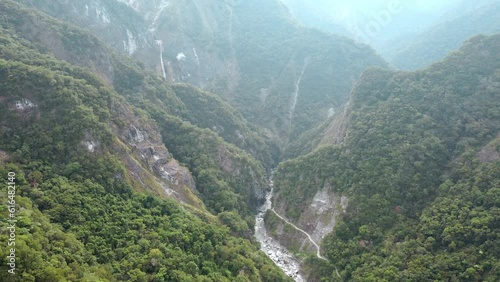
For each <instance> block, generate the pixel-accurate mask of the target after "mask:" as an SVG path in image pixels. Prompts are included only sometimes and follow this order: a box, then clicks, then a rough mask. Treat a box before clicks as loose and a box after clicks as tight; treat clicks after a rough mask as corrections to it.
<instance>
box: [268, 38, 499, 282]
mask: <svg viewBox="0 0 500 282" xmlns="http://www.w3.org/2000/svg"><path fill="white" fill-rule="evenodd" d="M499 56H500V35H494V36H490V37H487V36H476V37H474V38H472V39H470V40H468V41H467V42H466V43H465V44H464V45H463V46H462V48H461V49H460V50H458V51H456V52H453V53H452V54H450V55H449V56H448V57H447V58H446V59H445V60H443V61H442V62H439V63H436V64H434V65H432V66H430V67H429V68H427V69H423V70H420V71H415V72H395V71H389V70H383V69H378V68H373V69H369V70H367V71H365V73H364V74H363V75H362V77H361V78H360V80H359V81H358V82H357V84H356V86H355V87H354V90H353V93H352V97H351V100H350V102H349V103H348V105H347V106H346V109H345V111H344V112H343V113H341V114H340V115H339V117H338V118H333V120H332V123H331V124H330V125H329V126H327V127H326V129H323V131H321V130H318V131H317V132H319V134H322V135H323V136H325V137H327V138H326V139H324V140H323V145H322V146H320V147H319V148H317V149H316V150H314V151H313V152H311V153H309V154H307V155H304V156H301V157H299V158H296V159H291V160H288V161H285V162H283V163H281V164H280V165H279V167H278V169H277V170H276V172H275V173H274V193H275V194H274V197H273V199H274V201H273V205H274V210H275V211H276V213H278V214H280V215H281V216H283V217H285V218H287V219H288V220H289V221H291V222H292V223H294V224H295V225H297V226H298V227H299V228H302V229H303V230H306V231H308V233H309V234H310V235H311V237H312V238H313V239H315V240H316V242H320V241H321V242H322V255H323V256H325V257H326V258H327V259H328V261H329V262H325V261H323V260H318V259H310V260H309V262H308V263H306V264H307V266H306V267H305V269H308V272H309V281H319V280H320V278H321V277H322V278H324V279H328V280H332V281H337V280H339V281H340V280H344V281H347V280H353V281H365V280H366V281H400V280H412V281H413V280H415V281H420V280H450V281H453V280H481V281H496V280H498V279H499V278H500V274H499V272H498V259H497V258H496V254H497V253H498V252H499V250H498V247H497V246H498V245H499V242H498V237H497V236H496V235H495V234H497V233H498V232H499V228H500V225H499V221H498V207H499V204H500V202H498V199H499V191H498V185H499V183H498V180H499V179H500V178H499V175H500V170H499V168H500V167H499V165H498V164H499V158H498V156H499V147H498V144H499V143H498V142H500V139H499V136H500V135H499V129H500V128H499V125H500V122H499V120H500V115H499V114H500V113H499V112H498V109H500V107H499V106H500V105H499V101H500V99H499V93H500V65H499V64H500V62H499V61H498V60H497V59H496V58H498V57H499ZM332 131H339V133H337V134H332V133H331V132H332ZM312 136H314V135H312ZM328 136H330V137H328ZM314 138H316V139H317V140H321V139H322V138H323V137H322V136H320V137H314ZM327 140H330V141H327ZM269 216H272V214H270V215H269ZM278 221H279V220H278ZM267 224H268V227H269V230H270V232H272V233H274V234H276V236H278V239H281V242H282V243H283V244H285V245H287V246H290V247H293V246H299V247H300V246H301V244H304V243H303V242H300V241H299V242H296V241H294V240H292V239H290V238H289V237H286V236H285V234H284V233H283V234H281V233H280V230H284V229H283V228H284V225H286V224H285V223H284V222H281V223H276V219H273V220H272V221H270V222H268V223H267ZM295 240H296V239H295ZM303 240H305V241H307V238H305V239H303ZM304 251H307V250H304ZM373 262H376V263H373ZM332 273H333V274H332Z"/></svg>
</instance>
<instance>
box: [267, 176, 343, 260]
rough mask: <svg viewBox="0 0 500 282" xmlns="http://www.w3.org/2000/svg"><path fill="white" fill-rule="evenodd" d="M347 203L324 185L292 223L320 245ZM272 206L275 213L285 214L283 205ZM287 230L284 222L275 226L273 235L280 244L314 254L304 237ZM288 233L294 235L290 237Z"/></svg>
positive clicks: (328, 186) (276, 203) (329, 187)
mask: <svg viewBox="0 0 500 282" xmlns="http://www.w3.org/2000/svg"><path fill="white" fill-rule="evenodd" d="M348 202H349V200H348V198H347V197H346V196H343V195H339V194H337V193H334V192H333V191H332V188H331V186H330V185H325V186H324V187H323V189H321V190H318V191H317V192H316V194H315V195H314V197H313V198H312V199H310V200H309V202H308V203H305V204H304V207H306V208H305V209H304V210H303V211H302V212H301V214H300V217H299V219H298V220H297V221H296V222H295V221H293V223H294V224H295V225H297V226H298V227H299V228H301V229H303V230H304V231H305V232H307V233H308V234H309V235H310V236H311V238H312V239H313V240H314V242H316V243H317V244H320V243H321V240H322V239H323V237H325V236H326V235H327V234H329V233H330V232H332V231H333V229H334V228H335V225H336V223H337V219H338V218H339V217H340V216H341V215H342V214H343V213H345V212H346V209H347V205H348ZM274 205H275V209H276V212H278V213H280V214H285V211H284V204H283V203H280V202H275V203H274ZM289 220H290V219H289ZM288 229H289V230H287V229H286V224H285V223H284V222H281V223H279V224H277V225H276V226H275V228H274V232H275V235H277V239H278V240H280V242H281V243H282V244H284V245H285V246H291V245H292V246H293V245H295V246H297V245H298V246H300V247H299V250H300V251H306V252H315V249H314V246H312V245H311V243H310V241H309V240H308V238H307V237H306V236H304V235H303V234H301V233H300V232H295V231H293V230H291V229H290V228H288ZM290 233H294V235H293V236H291V235H290ZM298 238H300V239H298ZM294 241H295V242H294Z"/></svg>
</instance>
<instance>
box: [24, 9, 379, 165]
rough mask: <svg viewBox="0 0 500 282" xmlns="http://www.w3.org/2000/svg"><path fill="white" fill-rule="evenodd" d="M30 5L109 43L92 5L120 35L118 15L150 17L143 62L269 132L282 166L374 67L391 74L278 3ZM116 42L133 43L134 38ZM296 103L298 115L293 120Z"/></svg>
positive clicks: (361, 49)
mask: <svg viewBox="0 0 500 282" xmlns="http://www.w3.org/2000/svg"><path fill="white" fill-rule="evenodd" d="M20 2H23V3H27V4H29V5H32V6H35V7H37V8H39V9H42V10H43V11H45V12H47V13H49V14H51V15H53V16H55V17H59V18H62V19H67V20H69V21H71V22H73V23H74V24H77V25H80V26H82V27H84V28H88V29H90V30H92V31H93V32H94V33H95V34H97V36H99V38H101V39H102V40H104V41H106V42H108V40H110V39H109V36H108V35H106V34H103V31H102V29H101V28H100V27H99V28H96V27H95V25H93V24H90V23H91V22H92V20H93V18H92V16H91V15H88V16H87V15H86V14H85V13H84V12H82V11H83V10H84V9H85V5H87V6H88V5H91V3H90V4H89V3H87V2H92V3H94V4H92V5H97V4H95V3H100V2H103V3H101V4H99V5H101V6H102V7H107V8H106V11H107V13H108V14H109V18H110V19H111V20H110V23H109V24H108V25H110V26H120V23H121V20H123V19H120V18H119V17H118V16H117V15H114V14H113V13H115V12H120V13H121V11H122V10H125V9H128V11H127V13H132V14H134V17H132V20H131V21H132V22H133V23H134V24H135V20H134V19H135V17H142V19H141V20H138V21H137V24H135V29H134V30H132V29H131V28H128V30H130V31H131V32H132V33H133V32H134V31H136V30H137V29H141V28H142V29H143V31H142V33H141V32H139V34H134V38H144V40H146V41H147V43H144V44H142V45H139V44H140V43H138V46H140V47H138V48H137V51H136V52H135V53H134V56H135V57H137V58H139V59H140V60H141V61H142V62H143V63H144V64H145V66H146V67H147V68H149V69H153V70H156V72H157V74H158V75H162V76H163V74H162V73H163V69H165V71H166V75H165V76H166V77H167V79H168V80H169V81H171V82H187V83H191V84H193V85H196V86H198V87H201V88H202V89H204V90H208V91H210V92H213V93H216V94H217V95H219V96H221V97H223V98H224V99H225V100H226V101H228V102H229V103H230V104H231V105H233V106H234V107H235V108H237V109H238V110H239V111H240V112H241V113H242V114H243V116H244V117H245V118H247V119H248V120H249V121H250V122H252V123H254V124H257V125H259V127H260V128H263V129H262V131H263V135H264V136H266V137H267V139H268V143H270V144H274V145H275V146H276V145H277V148H275V149H273V152H274V153H273V154H274V159H275V160H278V159H279V158H280V150H282V149H284V147H285V146H286V144H287V143H288V140H294V139H295V138H297V137H298V136H299V135H301V133H302V132H303V131H305V130H308V129H311V128H313V127H315V126H317V125H319V124H320V123H322V122H323V121H324V120H325V119H326V118H327V116H328V111H329V110H330V109H331V108H334V109H336V108H337V107H339V106H340V105H342V104H343V103H345V102H346V101H347V99H348V94H349V91H350V89H351V88H352V85H353V84H354V82H355V81H356V79H357V78H358V77H359V75H360V74H361V72H362V71H363V70H364V69H365V68H366V67H367V66H382V67H383V66H386V63H385V62H384V61H383V60H382V59H381V58H380V57H378V56H377V55H376V54H375V53H374V52H373V50H371V49H370V48H369V47H368V46H366V45H361V44H357V43H355V42H353V41H352V40H349V39H347V38H345V37H339V36H334V35H327V34H325V33H322V32H319V31H317V30H314V29H308V28H305V27H302V26H300V25H299V24H298V23H297V22H295V21H294V20H293V19H292V17H291V16H290V14H289V13H288V11H287V9H286V8H285V7H284V6H283V4H281V2H280V1H278V0H272V1H264V0H252V1H215V0H209V1H203V2H199V1H191V0H174V1H160V0H157V1H120V2H123V3H118V2H116V3H114V4H113V2H114V1H104V0H85V1H82V3H81V4H80V3H79V4H75V3H73V2H67V3H66V4H64V5H59V8H58V9H57V10H56V11H54V9H51V8H50V7H51V5H52V4H51V5H49V4H47V3H45V2H46V1H28V0H22V1H21V0H20ZM104 2H105V3H104ZM86 3H87V4H86ZM54 5H55V4H54ZM108 6H109V7H108ZM115 6H116V7H115ZM70 15H71V16H70ZM71 18H74V20H72V19H71ZM105 25H106V24H104V26H105ZM123 26H124V27H125V26H127V25H123ZM145 26H147V27H148V28H146V27H145ZM104 33H107V31H106V32H104ZM116 34H118V35H120V34H122V37H123V40H124V41H127V40H128V36H127V37H125V36H126V34H127V32H126V31H120V32H117V33H116ZM147 38H150V40H149V41H148V40H147ZM141 40H142V39H141ZM155 40H156V41H158V42H162V46H163V47H162V48H163V50H164V51H163V52H162V59H161V60H158V56H157V55H156V54H158V52H159V46H158V44H157V43H155ZM118 50H121V51H124V50H123V48H118ZM153 54H154V55H153ZM306 58H308V61H309V63H308V67H307V69H306V70H305V72H304V73H303V80H302V83H301V87H300V93H295V91H294V90H295V82H297V81H298V78H299V76H300V75H301V70H302V67H303V63H304V60H305V59H306ZM162 65H164V67H162ZM297 92H299V91H297ZM297 95H298V99H297V102H294V97H297ZM293 104H295V105H296V106H295V107H294V111H293V112H294V114H293V115H290V114H289V113H290V107H291V106H292V105H293Z"/></svg>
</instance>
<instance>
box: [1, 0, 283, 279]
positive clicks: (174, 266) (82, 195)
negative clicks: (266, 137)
mask: <svg viewBox="0 0 500 282" xmlns="http://www.w3.org/2000/svg"><path fill="white" fill-rule="evenodd" d="M0 42H1V44H0V101H1V103H0V117H1V118H0V173H1V174H2V175H3V176H2V178H5V177H6V176H7V173H8V172H14V173H15V174H16V181H15V183H16V192H17V195H16V203H17V205H16V210H18V211H19V212H18V213H17V214H16V216H17V220H18V223H17V229H16V232H17V237H16V250H17V254H18V256H19V257H18V264H17V269H16V272H17V274H16V276H11V275H10V274H9V273H8V272H7V268H8V266H7V264H6V263H3V264H2V266H1V269H2V271H1V274H0V275H1V278H0V280H2V281H149V280H155V281H288V278H287V277H286V276H285V275H284V274H283V273H282V272H281V270H279V268H277V267H276V266H275V265H274V264H273V263H272V261H270V260H269V259H268V258H267V257H266V256H265V255H264V254H263V253H262V252H260V251H258V247H257V246H256V245H255V244H254V243H252V242H251V241H250V240H248V239H245V238H248V237H249V236H250V235H251V233H252V232H251V229H250V228H251V227H252V226H253V209H254V207H255V205H256V204H257V202H258V200H259V199H260V198H262V197H263V193H264V190H265V188H266V187H265V186H266V183H265V171H264V168H263V167H262V165H261V164H260V162H258V161H257V160H255V159H254V158H253V157H252V156H250V155H249V154H248V153H246V152H245V151H243V150H242V149H240V148H238V147H237V146H236V145H239V146H241V147H242V148H246V149H248V151H249V152H251V153H255V154H256V156H259V153H258V152H266V151H267V149H265V150H263V149H262V148H259V147H258V146H261V145H262V146H266V145H265V144H264V143H263V142H262V143H259V142H261V141H259V140H260V139H259V137H258V136H256V134H255V133H253V131H252V129H250V128H249V126H248V124H247V122H246V121H245V120H244V119H243V118H242V117H241V116H240V115H239V114H238V113H237V112H236V111H235V110H234V109H232V108H231V107H230V106H229V105H228V104H226V103H224V102H222V101H220V99H219V98H217V97H213V96H212V95H211V94H207V93H204V92H202V91H200V90H198V89H195V88H193V87H188V86H184V85H176V86H168V85H166V84H165V83H164V82H163V81H161V80H160V79H158V78H157V77H156V76H155V75H152V74H150V73H148V72H147V71H145V70H144V69H141V67H140V65H139V64H137V63H135V62H133V61H131V60H129V59H128V58H125V57H122V56H120V55H118V54H116V53H115V52H114V51H112V50H111V49H110V48H108V47H106V46H105V45H104V44H102V43H101V42H100V41H99V40H98V39H96V38H95V37H93V36H92V35H91V34H90V33H88V32H86V31H84V30H81V29H79V28H75V27H73V26H70V25H67V24H64V23H62V22H60V21H57V20H54V19H51V18H49V17H47V16H45V15H43V14H41V13H38V12H36V11H33V10H30V9H27V8H24V7H22V6H20V5H18V4H16V3H15V2H12V1H1V2H0ZM176 93H178V96H177V94H176ZM185 99H188V101H189V103H195V104H196V103H200V104H201V105H204V107H200V109H196V111H195V110H194V109H192V108H190V106H191V105H185V104H184V101H186V100H185ZM204 111H205V112H206V113H207V116H203V115H202V113H203V112H204ZM213 111H217V112H218V113H219V114H220V116H216V115H215V114H214V113H213ZM207 119H208V120H212V121H213V122H212V123H210V126H218V130H214V129H213V130H209V129H206V128H205V129H202V128H200V127H208V124H207V123H206V121H207ZM191 122H192V123H191ZM204 123H205V124H204ZM196 124H199V126H200V127H198V126H197V125H196ZM217 132H218V133H217ZM226 133H227V134H226ZM219 134H220V136H223V137H220V136H219ZM232 134H234V136H235V138H234V143H235V145H233V144H230V143H228V142H226V141H225V140H224V139H223V138H225V139H227V141H232V139H231V138H232V137H231V136H233V135H232ZM247 134H248V135H247ZM246 136H248V138H246ZM252 140H254V141H252ZM193 141H194V143H193ZM252 142H253V143H252ZM252 146H257V147H252ZM252 148H253V149H254V151H252ZM172 155H173V156H172ZM193 156H195V157H193ZM173 157H175V158H173ZM176 159H178V160H180V161H181V162H182V163H179V162H178V161H177V160H176ZM267 160H268V161H269V158H267ZM264 161H265V160H264ZM214 197H215V198H217V201H214V200H213V198H214ZM1 209H2V214H4V215H5V214H7V210H6V206H5V205H4V204H2V207H1ZM209 211H210V212H209ZM6 219H7V216H2V219H1V220H2V221H1V224H2V226H3V227H2V229H1V230H2V231H1V234H0V237H1V241H4V242H5V241H6V239H7V238H8V235H9V234H8V230H7V229H6V226H7V221H6ZM2 256H3V257H4V258H6V257H7V250H6V249H5V248H3V249H2Z"/></svg>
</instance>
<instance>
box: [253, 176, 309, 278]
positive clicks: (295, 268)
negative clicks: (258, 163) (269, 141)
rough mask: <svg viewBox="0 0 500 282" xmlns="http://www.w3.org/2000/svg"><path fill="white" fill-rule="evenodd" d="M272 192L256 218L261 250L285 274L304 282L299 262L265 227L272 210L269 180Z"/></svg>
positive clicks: (256, 232) (267, 195)
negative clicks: (269, 211) (265, 218)
mask: <svg viewBox="0 0 500 282" xmlns="http://www.w3.org/2000/svg"><path fill="white" fill-rule="evenodd" d="M269 186H270V187H271V191H269V192H267V194H266V201H265V202H264V204H262V206H260V207H259V209H258V211H257V215H256V217H255V237H256V238H257V241H259V243H260V249H261V250H262V251H263V252H264V253H266V255H267V256H268V257H269V258H270V259H271V260H272V261H274V263H275V264H276V265H278V266H279V267H280V268H281V269H282V270H283V272H285V273H286V274H287V275H288V276H290V277H292V278H293V279H294V280H295V281H297V282H304V281H305V280H304V277H303V276H302V273H301V271H300V264H299V261H298V260H297V259H296V258H295V257H294V256H293V254H291V253H290V252H289V251H288V250H287V249H286V248H285V247H284V246H282V245H281V244H280V243H279V242H278V241H277V240H275V239H273V238H272V237H271V236H269V235H268V234H267V231H266V227H265V225H264V216H265V215H266V212H267V211H268V210H270V209H271V208H272V197H273V181H272V180H269Z"/></svg>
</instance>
